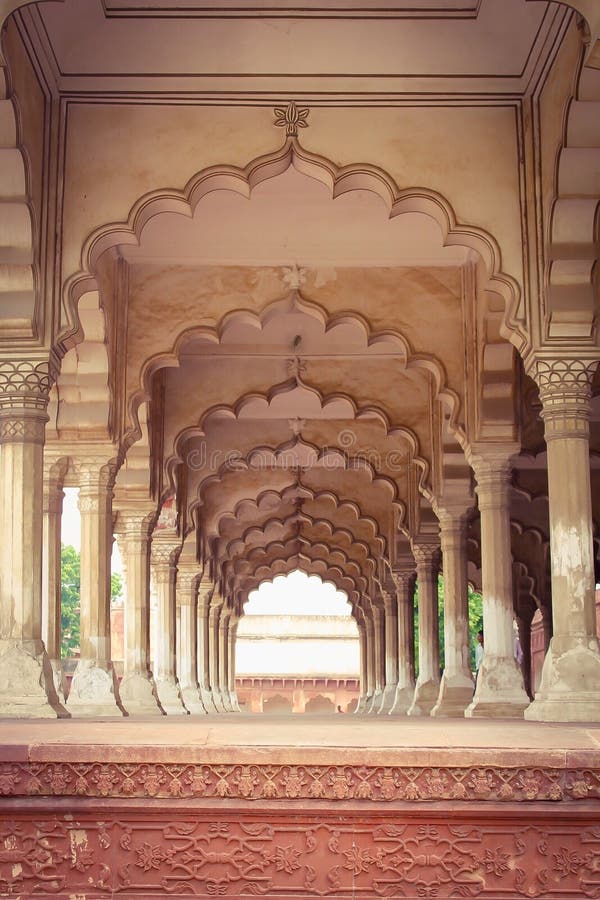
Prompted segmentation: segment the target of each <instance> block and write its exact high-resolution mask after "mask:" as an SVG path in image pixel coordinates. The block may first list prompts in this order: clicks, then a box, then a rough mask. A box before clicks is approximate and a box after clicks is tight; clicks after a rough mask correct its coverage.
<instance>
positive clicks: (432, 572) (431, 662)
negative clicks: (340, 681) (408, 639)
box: [407, 542, 440, 716]
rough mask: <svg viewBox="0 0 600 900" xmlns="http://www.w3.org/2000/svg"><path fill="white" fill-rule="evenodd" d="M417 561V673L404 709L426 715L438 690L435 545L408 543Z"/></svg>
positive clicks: (438, 649)
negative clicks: (410, 700) (415, 681)
mask: <svg viewBox="0 0 600 900" xmlns="http://www.w3.org/2000/svg"><path fill="white" fill-rule="evenodd" d="M412 551H413V556H414V558H415V562H416V564H417V587H418V601H419V677H418V678H417V683H416V685H415V693H414V697H413V701H412V703H411V705H410V707H409V709H408V711H407V715H409V716H428V715H430V713H431V710H432V709H433V707H434V705H435V703H436V701H437V698H438V694H439V690H440V645H439V612H438V586H437V582H438V563H437V557H438V553H439V545H438V544H437V542H436V543H425V542H423V543H420V544H413V545H412Z"/></svg>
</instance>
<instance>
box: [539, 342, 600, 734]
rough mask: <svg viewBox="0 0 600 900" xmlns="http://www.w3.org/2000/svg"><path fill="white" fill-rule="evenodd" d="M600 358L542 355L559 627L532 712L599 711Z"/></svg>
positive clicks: (554, 715)
mask: <svg viewBox="0 0 600 900" xmlns="http://www.w3.org/2000/svg"><path fill="white" fill-rule="evenodd" d="M596 367H597V360H594V361H586V360H582V359H580V358H577V359H571V360H561V361H555V360H539V361H538V362H537V365H536V367H535V369H534V370H533V371H532V374H533V375H534V377H535V378H536V380H537V383H538V386H539V388H540V399H541V401H542V418H543V420H544V431H545V437H546V446H547V452H548V501H549V509H550V557H551V576H552V618H553V626H554V633H553V637H552V639H551V641H550V646H549V648H548V652H547V654H546V658H545V660H544V667H543V670H542V678H541V683H540V687H539V690H538V692H537V694H536V696H535V700H534V702H533V703H532V704H531V706H530V707H529V709H528V710H527V712H526V718H528V719H541V720H551V721H587V720H595V721H597V720H598V718H600V656H599V653H598V640H597V637H596V617H595V577H594V556H593V541H592V505H591V486H590V461H589V420H590V412H591V410H590V397H591V381H592V377H593V373H594V371H595V368H596Z"/></svg>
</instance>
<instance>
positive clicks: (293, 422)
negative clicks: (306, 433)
mask: <svg viewBox="0 0 600 900" xmlns="http://www.w3.org/2000/svg"><path fill="white" fill-rule="evenodd" d="M288 425H289V426H290V431H291V432H292V434H293V435H294V437H296V438H297V437H301V432H302V429H303V428H305V427H306V419H299V418H296V419H288Z"/></svg>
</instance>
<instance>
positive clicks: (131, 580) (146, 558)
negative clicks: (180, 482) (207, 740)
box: [117, 509, 163, 716]
mask: <svg viewBox="0 0 600 900" xmlns="http://www.w3.org/2000/svg"><path fill="white" fill-rule="evenodd" d="M153 522H154V514H153V513H150V512H148V509H145V510H135V511H133V510H127V511H121V512H119V516H118V519H117V529H118V535H117V536H118V541H119V548H120V550H121V556H122V557H123V560H124V562H125V566H124V568H125V575H126V580H125V597H126V600H125V664H124V675H123V679H122V681H121V684H120V688H119V690H120V695H121V702H122V704H123V706H124V707H125V709H126V711H127V713H128V714H129V715H130V716H135V715H145V716H147V715H163V710H162V709H161V707H160V704H159V702H158V698H157V696H156V688H155V685H154V681H153V678H152V673H151V672H150V669H149V657H150V534H151V531H152V526H153Z"/></svg>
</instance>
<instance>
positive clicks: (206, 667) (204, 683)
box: [197, 578, 217, 714]
mask: <svg viewBox="0 0 600 900" xmlns="http://www.w3.org/2000/svg"><path fill="white" fill-rule="evenodd" d="M213 590H214V585H213V583H212V581H211V580H210V579H207V578H201V579H200V582H199V584H198V600H197V603H198V605H197V616H198V625H197V627H198V642H197V646H198V685H199V688H200V697H201V698H202V704H203V706H204V708H205V709H206V711H207V712H208V713H209V714H210V713H216V712H217V708H216V706H215V704H214V702H213V696H212V686H211V681H210V638H209V622H208V611H209V608H210V598H211V597H212V593H213Z"/></svg>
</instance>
